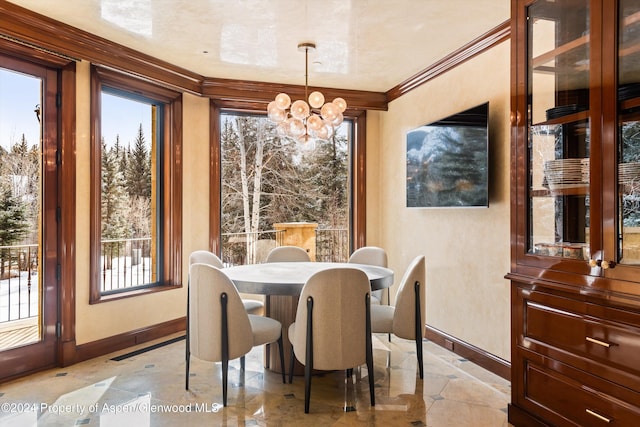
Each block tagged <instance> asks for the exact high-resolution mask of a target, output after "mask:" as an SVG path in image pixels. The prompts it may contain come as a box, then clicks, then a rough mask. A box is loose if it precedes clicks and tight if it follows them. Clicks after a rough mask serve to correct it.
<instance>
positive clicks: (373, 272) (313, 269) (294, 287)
mask: <svg viewBox="0 0 640 427" xmlns="http://www.w3.org/2000/svg"><path fill="white" fill-rule="evenodd" d="M330 268H356V269H359V270H362V271H364V272H365V273H366V275H367V277H368V278H369V283H371V290H372V291H377V290H379V289H384V288H389V287H391V286H392V285H393V270H390V269H388V268H384V267H378V266H374V265H366V264H354V263H346V262H342V263H340V262H271V263H264V264H250V265H237V266H233V267H226V268H223V269H222V271H224V272H225V273H226V275H227V276H228V277H229V278H230V279H231V281H232V282H233V283H234V285H235V286H236V288H237V289H238V291H239V292H241V293H247V294H261V295H266V301H265V302H266V304H265V315H266V316H269V317H271V318H273V319H276V320H278V321H279V322H280V323H281V324H282V338H283V341H284V353H285V354H284V356H285V365H287V366H284V367H281V366H280V359H279V357H280V355H279V353H278V348H277V346H267V347H266V350H265V368H266V369H270V370H272V371H274V372H277V373H280V372H282V370H283V369H284V370H285V371H286V370H287V369H288V363H287V361H288V360H289V357H290V352H291V344H290V341H289V337H288V335H287V332H288V330H289V325H291V323H293V322H294V321H295V317H296V310H297V308H298V297H299V296H300V293H301V292H302V288H303V287H304V284H305V283H306V282H307V280H308V279H309V278H310V277H311V276H312V275H313V274H315V273H317V272H319V271H322V270H326V269H330ZM296 362H297V361H296ZM303 372H304V368H303V366H302V365H300V364H299V363H296V367H295V368H294V374H296V375H302V374H303Z"/></svg>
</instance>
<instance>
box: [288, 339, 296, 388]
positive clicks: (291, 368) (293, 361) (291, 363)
mask: <svg viewBox="0 0 640 427" xmlns="http://www.w3.org/2000/svg"><path fill="white" fill-rule="evenodd" d="M294 359H295V355H294V354H293V344H292V345H291V357H290V358H289V384H291V383H292V382H293V367H294V364H295V360H294Z"/></svg>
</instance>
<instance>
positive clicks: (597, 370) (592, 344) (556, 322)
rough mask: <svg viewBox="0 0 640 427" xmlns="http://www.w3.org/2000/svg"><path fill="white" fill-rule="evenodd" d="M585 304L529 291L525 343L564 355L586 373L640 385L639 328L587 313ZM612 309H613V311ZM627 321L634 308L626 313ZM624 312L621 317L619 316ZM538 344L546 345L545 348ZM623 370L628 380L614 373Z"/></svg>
mask: <svg viewBox="0 0 640 427" xmlns="http://www.w3.org/2000/svg"><path fill="white" fill-rule="evenodd" d="M588 309H589V307H588V306H586V305H585V304H584V303H579V302H577V301H574V300H571V299H568V298H563V297H558V296H555V295H549V294H543V293H539V292H532V293H531V294H529V295H528V296H524V312H523V315H524V323H523V336H522V341H523V342H521V343H520V345H522V346H524V347H526V348H532V349H536V351H539V352H542V353H547V354H548V353H549V352H551V353H553V357H555V358H558V359H560V360H564V361H566V362H568V363H572V364H574V365H575V364H577V365H576V366H578V367H580V368H581V369H584V370H586V371H587V372H590V373H593V374H596V375H600V376H603V377H604V378H608V379H611V380H613V381H616V382H619V381H622V382H623V383H625V384H631V387H632V388H634V389H636V390H638V389H640V384H638V376H640V363H639V362H638V355H639V354H640V328H638V327H636V326H635V325H633V324H629V323H622V322H616V321H614V320H615V318H613V319H612V317H611V316H610V315H609V316H608V317H607V320H604V319H602V318H598V317H596V316H593V315H591V314H589V313H588ZM608 314H610V313H608ZM624 316H625V317H624V320H626V321H628V320H629V319H631V320H635V319H634V318H633V313H631V314H630V313H628V312H625V313H624ZM620 317H622V316H620ZM537 347H547V349H546V351H543V349H541V348H537ZM612 369H614V370H619V371H622V372H624V373H627V374H631V377H629V378H627V380H628V381H625V380H624V379H621V378H619V377H625V374H624V373H622V374H620V375H615V373H614V372H611V370H612Z"/></svg>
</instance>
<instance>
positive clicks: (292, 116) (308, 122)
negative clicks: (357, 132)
mask: <svg viewBox="0 0 640 427" xmlns="http://www.w3.org/2000/svg"><path fill="white" fill-rule="evenodd" d="M315 49H316V45H315V44H314V43H300V44H299V45H298V50H299V51H304V58H305V69H304V96H305V98H307V99H308V100H309V103H308V104H307V102H306V101H303V100H301V99H300V100H297V101H294V102H293V103H291V97H289V95H287V94H286V93H279V94H278V95H277V96H276V98H275V100H273V101H271V102H270V103H269V105H268V106H267V113H268V117H269V120H271V121H272V122H274V123H276V124H277V125H278V126H277V132H278V134H279V135H281V136H284V137H287V138H290V139H293V140H295V141H299V142H308V141H310V140H311V139H319V140H328V139H329V138H331V137H332V136H333V134H334V133H335V129H336V128H337V127H338V126H340V124H341V123H342V120H343V116H342V113H343V112H344V110H345V109H346V108H347V103H346V101H345V100H344V99H342V98H336V99H334V100H333V102H327V103H325V102H324V95H323V94H322V93H321V92H318V91H314V92H311V95H309V93H308V83H309V51H314V50H315Z"/></svg>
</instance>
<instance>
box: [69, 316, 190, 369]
mask: <svg viewBox="0 0 640 427" xmlns="http://www.w3.org/2000/svg"><path fill="white" fill-rule="evenodd" d="M186 326H187V319H186V317H180V318H178V319H174V320H169V321H167V322H163V323H158V324H156V325H151V326H147V327H146V328H140V329H136V330H133V331H129V332H125V333H123V334H118V335H113V336H111V337H108V338H103V339H101V340H97V341H91V342H88V343H85V344H81V345H79V346H77V347H76V354H75V358H74V359H75V360H74V363H77V362H82V361H85V360H89V359H93V358H94V357H99V356H104V355H105V354H109V353H113V352H114V351H119V350H123V349H125V348H128V347H132V346H134V345H138V344H142V343H145V342H148V341H152V340H155V339H158V338H162V337H165V336H167V335H171V334H174V333H178V332H184V331H185V329H186Z"/></svg>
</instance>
